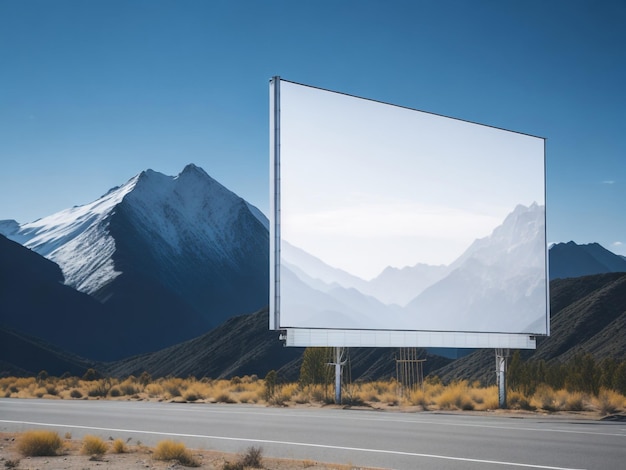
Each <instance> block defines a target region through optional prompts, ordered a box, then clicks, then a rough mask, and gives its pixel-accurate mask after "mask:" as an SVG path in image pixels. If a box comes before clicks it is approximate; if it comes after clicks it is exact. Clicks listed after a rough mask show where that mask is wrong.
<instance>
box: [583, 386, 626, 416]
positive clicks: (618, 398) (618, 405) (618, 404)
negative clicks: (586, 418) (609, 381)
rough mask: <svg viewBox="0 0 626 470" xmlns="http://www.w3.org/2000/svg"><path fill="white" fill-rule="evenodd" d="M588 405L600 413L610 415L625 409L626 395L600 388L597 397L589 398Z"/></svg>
mask: <svg viewBox="0 0 626 470" xmlns="http://www.w3.org/2000/svg"><path fill="white" fill-rule="evenodd" d="M590 407H591V408H594V409H596V410H598V411H599V412H600V414H602V415H610V414H613V413H617V412H619V411H623V410H624V409H626V397H625V396H624V395H621V394H620V393H618V392H616V391H615V390H608V389H606V388H602V389H600V393H598V396H597V397H593V398H591V399H590Z"/></svg>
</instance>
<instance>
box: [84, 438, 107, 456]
mask: <svg viewBox="0 0 626 470" xmlns="http://www.w3.org/2000/svg"><path fill="white" fill-rule="evenodd" d="M106 451H107V445H106V443H105V442H104V441H103V440H102V439H101V438H99V437H98V436H93V435H91V434H88V435H86V436H85V437H83V446H82V447H81V449H80V453H81V454H83V455H102V454H105V453H106Z"/></svg>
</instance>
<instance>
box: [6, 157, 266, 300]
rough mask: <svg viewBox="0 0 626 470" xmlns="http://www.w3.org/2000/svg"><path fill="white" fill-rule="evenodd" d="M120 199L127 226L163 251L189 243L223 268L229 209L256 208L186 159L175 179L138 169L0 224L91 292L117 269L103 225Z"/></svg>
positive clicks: (231, 243) (230, 238) (230, 243)
mask: <svg viewBox="0 0 626 470" xmlns="http://www.w3.org/2000/svg"><path fill="white" fill-rule="evenodd" d="M122 202H124V204H125V207H126V208H127V210H128V211H129V213H130V214H131V216H132V218H133V223H134V224H136V226H137V227H140V228H141V230H143V232H144V233H147V234H149V236H150V237H151V238H152V242H153V243H154V244H155V245H157V246H158V249H159V250H161V251H162V252H163V253H167V254H168V256H176V255H179V254H180V253H181V252H182V251H183V246H185V245H188V244H189V243H193V244H196V245H197V247H195V248H194V249H200V250H204V251H205V253H206V252H208V253H209V254H210V255H211V256H213V257H219V258H220V259H221V260H222V261H223V262H227V263H230V264H231V265H233V264H236V263H237V260H236V259H234V256H235V255H234V253H235V252H236V248H235V247H236V245H237V244H238V243H240V240H238V239H237V238H236V237H235V233H234V232H233V231H231V230H229V227H231V226H232V225H233V224H234V223H236V222H235V221H234V218H236V217H237V214H238V213H237V210H235V206H237V205H245V207H247V208H249V209H251V210H256V211H258V209H256V208H254V206H252V205H250V204H248V203H246V202H244V201H243V200H242V199H241V198H239V197H238V196H236V195H234V194H233V193H232V192H230V191H229V190H228V189H226V188H225V187H224V186H222V185H221V184H219V183H218V182H217V181H215V180H213V179H212V178H210V177H209V176H208V175H207V174H206V173H205V172H204V171H203V170H202V169H200V168H198V167H196V166H195V165H193V164H190V165H188V166H187V167H185V169H184V170H183V171H182V172H181V173H180V174H179V175H178V176H175V177H171V176H166V175H163V174H161V173H158V172H155V171H152V170H146V171H143V172H141V173H140V174H138V175H136V176H134V177H133V178H131V179H130V180H129V181H128V182H126V183H125V184H124V185H122V186H120V187H117V188H113V189H111V190H110V191H109V192H108V193H106V194H105V195H104V196H102V197H101V198H100V199H98V200H96V201H94V202H92V203H89V204H85V205H83V206H75V207H72V208H70V209H66V210H63V211H61V212H58V213H56V214H52V215H50V216H47V217H44V218H42V219H39V220H37V221H35V222H30V223H26V224H22V225H21V226H19V229H18V230H15V228H16V227H15V224H11V223H6V224H3V225H2V226H0V229H1V230H2V232H4V233H5V234H6V235H7V236H8V237H9V238H11V239H13V240H15V241H17V242H19V243H22V244H23V245H24V246H26V247H28V248H30V249H32V250H34V251H36V252H37V253H39V254H41V255H43V256H45V257H47V258H48V259H50V260H52V261H54V262H55V263H57V264H58V265H59V266H61V269H62V270H63V273H64V275H65V279H66V283H67V284H68V285H70V286H73V287H74V288H76V289H77V290H79V291H82V292H85V293H88V294H92V293H94V292H96V291H97V290H98V289H100V288H102V287H103V286H104V285H106V284H107V283H109V282H111V281H112V280H113V279H115V278H116V277H117V276H119V275H120V274H121V271H119V270H116V268H115V263H114V261H113V254H114V252H115V249H116V242H115V239H114V238H113V237H112V236H111V231H110V226H109V224H110V220H111V217H112V216H113V215H114V214H115V212H116V209H117V208H118V206H119V205H120V204H122ZM259 214H261V213H260V211H258V214H257V218H258V217H259ZM261 215H262V214H261ZM229 248H234V249H233V250H230V249H229Z"/></svg>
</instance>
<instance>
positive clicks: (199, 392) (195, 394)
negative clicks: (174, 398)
mask: <svg viewBox="0 0 626 470" xmlns="http://www.w3.org/2000/svg"><path fill="white" fill-rule="evenodd" d="M183 398H184V399H185V400H187V401H196V400H202V399H203V398H205V395H204V393H203V389H202V387H201V385H200V384H193V385H191V387H189V388H188V389H187V390H186V391H185V393H184V395H183Z"/></svg>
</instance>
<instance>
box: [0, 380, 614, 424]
mask: <svg viewBox="0 0 626 470" xmlns="http://www.w3.org/2000/svg"><path fill="white" fill-rule="evenodd" d="M150 380H152V379H150ZM0 396H4V397H11V398H33V397H39V398H47V399H83V400H86V399H102V398H107V399H117V400H170V401H186V402H203V403H253V404H261V405H269V406H290V405H298V404H320V405H326V404H329V403H332V402H333V399H334V391H333V387H332V386H328V387H326V386H322V385H309V386H305V387H301V386H300V385H299V384H298V383H288V384H277V385H276V389H275V393H274V395H273V396H271V397H267V395H266V393H265V382H264V381H263V380H260V379H258V378H257V377H256V376H244V377H233V378H232V379H230V380H224V379H220V380H212V379H201V380H198V379H195V378H193V377H191V378H187V379H182V378H176V377H167V378H159V379H154V380H152V381H151V382H147V381H146V378H145V377H143V376H142V378H140V379H138V378H135V377H133V376H131V377H128V378H126V379H123V380H121V379H115V378H103V379H98V380H90V381H87V380H82V379H79V378H77V377H68V378H62V379H61V378H56V377H47V378H46V379H45V380H44V379H37V378H35V377H26V378H16V377H5V378H1V379H0ZM343 396H344V397H345V398H346V401H345V404H348V405H351V406H363V405H365V406H371V407H375V408H376V407H378V408H384V407H405V406H418V407H420V408H421V409H423V410H476V411H486V410H493V409H496V408H498V391H497V387H495V386H490V387H482V386H481V385H480V384H479V383H469V382H467V381H464V380H461V381H457V382H454V383H451V384H448V385H443V384H442V383H440V382H439V381H429V380H427V381H426V382H425V383H424V384H423V386H422V387H421V388H418V389H415V390H411V391H409V390H402V389H401V387H400V386H399V384H398V382H397V381H395V380H387V381H382V380H379V381H374V382H366V383H355V384H353V385H351V386H350V387H349V388H348V389H346V390H345V392H344V394H343ZM508 404H509V407H510V408H511V409H519V410H541V411H547V412H559V411H574V412H582V411H592V412H598V413H599V414H602V415H605V414H610V413H616V412H620V411H623V410H625V409H626V397H624V396H623V395H620V394H619V393H617V392H614V391H612V390H604V389H603V390H601V391H600V393H599V394H598V396H593V395H589V394H587V393H583V392H568V391H566V390H554V389H552V388H551V387H549V386H547V385H539V386H538V387H537V388H536V390H535V392H534V393H533V394H532V395H524V394H522V393H521V392H519V391H509V392H508Z"/></svg>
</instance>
